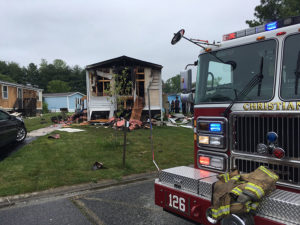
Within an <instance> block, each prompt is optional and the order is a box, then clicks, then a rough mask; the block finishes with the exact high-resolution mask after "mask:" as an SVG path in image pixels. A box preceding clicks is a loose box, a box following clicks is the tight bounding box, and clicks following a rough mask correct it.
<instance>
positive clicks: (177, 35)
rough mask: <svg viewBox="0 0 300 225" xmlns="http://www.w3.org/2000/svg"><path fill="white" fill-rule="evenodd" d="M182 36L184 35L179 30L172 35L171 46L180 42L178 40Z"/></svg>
mask: <svg viewBox="0 0 300 225" xmlns="http://www.w3.org/2000/svg"><path fill="white" fill-rule="evenodd" d="M183 35H184V29H181V30H180V31H178V32H177V33H176V34H174V37H173V38H172V40H171V44H172V45H175V44H176V43H177V42H178V41H180V39H181V38H182V37H183Z"/></svg>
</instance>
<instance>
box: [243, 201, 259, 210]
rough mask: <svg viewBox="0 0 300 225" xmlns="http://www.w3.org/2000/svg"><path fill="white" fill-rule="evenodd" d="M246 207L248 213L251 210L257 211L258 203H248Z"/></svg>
mask: <svg viewBox="0 0 300 225" xmlns="http://www.w3.org/2000/svg"><path fill="white" fill-rule="evenodd" d="M245 206H246V211H247V212H250V210H256V209H257V207H258V202H251V201H248V202H246V203H245Z"/></svg>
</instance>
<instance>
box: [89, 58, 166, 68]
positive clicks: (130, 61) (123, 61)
mask: <svg viewBox="0 0 300 225" xmlns="http://www.w3.org/2000/svg"><path fill="white" fill-rule="evenodd" d="M115 65H124V66H136V65H138V66H144V67H150V68H156V69H161V68H163V66H162V65H159V64H155V63H151V62H146V61H142V60H139V59H134V58H131V57H128V56H126V55H123V56H120V57H117V58H113V59H109V60H106V61H102V62H98V63H94V64H91V65H87V66H86V69H95V68H97V67H112V66H115Z"/></svg>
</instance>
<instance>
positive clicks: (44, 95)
mask: <svg viewBox="0 0 300 225" xmlns="http://www.w3.org/2000/svg"><path fill="white" fill-rule="evenodd" d="M75 94H80V95H82V96H84V94H82V93H80V92H65V93H43V97H67V96H72V95H75Z"/></svg>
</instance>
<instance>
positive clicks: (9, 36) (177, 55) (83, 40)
mask: <svg viewBox="0 0 300 225" xmlns="http://www.w3.org/2000/svg"><path fill="white" fill-rule="evenodd" d="M259 3H260V0H225V1H224V0H210V1H203V0H188V1H187V0H181V1H179V0H165V1H163V0H151V1H150V0H148V1H144V0H127V1H124V0H123V1H122V0H109V1H106V0H0V30H1V37H0V60H2V61H14V62H17V63H19V64H20V65H21V66H27V65H28V64H29V63H31V62H33V63H35V64H40V62H41V59H42V58H44V59H46V60H47V61H48V62H52V61H53V60H54V59H62V60H64V61H65V62H66V63H67V64H68V65H71V66H73V65H76V64H77V65H79V66H81V67H85V66H86V65H89V64H93V63H96V62H101V61H104V60H108V59H111V58H115V57H119V56H122V55H127V56H129V57H133V58H137V59H141V60H145V61H149V62H153V63H157V64H160V65H162V66H163V71H162V76H163V79H164V80H167V79H168V78H170V77H172V76H174V75H176V74H178V73H179V72H180V71H181V70H183V69H184V67H185V65H186V64H188V63H192V62H194V61H195V60H197V55H198V54H199V50H200V49H199V47H197V46H196V45H193V44H191V43H189V42H187V41H185V40H182V41H181V42H179V43H178V44H177V45H175V46H172V45H171V44H170V41H171V38H172V36H173V33H175V32H177V31H178V30H179V29H181V28H184V29H185V31H186V32H185V36H186V37H188V38H198V39H205V40H209V41H213V40H216V41H220V40H221V39H222V35H223V34H226V33H230V32H234V31H238V30H241V29H245V28H247V27H248V26H247V24H246V23H245V20H247V19H253V18H254V16H253V13H254V8H255V6H256V5H259Z"/></svg>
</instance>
